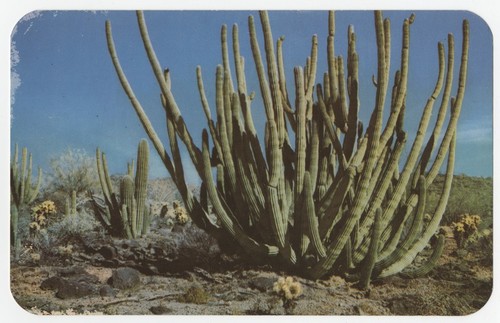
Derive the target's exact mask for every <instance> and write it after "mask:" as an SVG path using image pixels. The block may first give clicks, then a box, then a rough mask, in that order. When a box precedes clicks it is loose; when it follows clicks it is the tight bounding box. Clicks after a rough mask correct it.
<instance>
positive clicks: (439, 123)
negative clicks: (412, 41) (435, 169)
mask: <svg viewBox="0 0 500 323" xmlns="http://www.w3.org/2000/svg"><path fill="white" fill-rule="evenodd" d="M439 48H440V50H442V51H444V48H443V45H442V43H440V44H439ZM454 62H455V40H454V37H453V35H452V34H448V62H447V65H446V66H447V70H446V81H445V85H444V90H443V96H442V97H441V105H440V107H439V112H438V115H437V118H436V123H435V125H434V130H433V131H432V135H431V136H430V137H429V140H428V141H427V144H426V146H425V149H424V153H423V154H422V157H421V159H420V162H419V165H418V167H419V171H417V172H415V175H416V176H417V174H419V175H422V174H424V172H425V169H426V167H427V164H428V162H429V160H430V157H431V154H432V152H433V150H434V146H435V144H436V142H437V140H438V138H439V135H440V134H441V129H442V127H443V124H444V121H445V117H446V112H447V110H448V109H447V108H448V104H449V102H450V97H451V89H452V85H453V71H454Z"/></svg>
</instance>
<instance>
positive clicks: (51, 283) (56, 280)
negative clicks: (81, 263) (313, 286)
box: [40, 276, 65, 290]
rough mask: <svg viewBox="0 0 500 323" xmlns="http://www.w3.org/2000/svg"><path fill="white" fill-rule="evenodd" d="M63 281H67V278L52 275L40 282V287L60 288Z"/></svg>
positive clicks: (46, 288)
mask: <svg viewBox="0 0 500 323" xmlns="http://www.w3.org/2000/svg"><path fill="white" fill-rule="evenodd" d="M63 281H65V279H63V278H61V277H57V276H52V277H50V278H47V279H45V280H44V281H43V282H42V283H41V284H40V288H41V289H43V290H58V289H59V287H60V286H61V285H62V284H63Z"/></svg>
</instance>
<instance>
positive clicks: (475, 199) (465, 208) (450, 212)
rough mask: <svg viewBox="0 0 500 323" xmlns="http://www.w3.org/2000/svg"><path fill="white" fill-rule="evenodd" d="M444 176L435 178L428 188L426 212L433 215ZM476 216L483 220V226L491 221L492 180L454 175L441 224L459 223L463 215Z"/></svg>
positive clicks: (489, 178)
mask: <svg viewBox="0 0 500 323" xmlns="http://www.w3.org/2000/svg"><path fill="white" fill-rule="evenodd" d="M443 182H444V176H442V175H440V176H438V177H436V180H435V181H434V183H433V184H432V185H431V186H430V187H429V190H428V197H427V204H426V212H427V213H433V211H434V209H435V208H436V205H437V202H438V200H439V195H440V192H441V189H442V186H443ZM466 213H469V214H478V215H479V216H481V218H482V219H483V223H484V225H488V223H489V222H490V221H491V219H492V215H493V179H492V178H491V177H488V178H483V177H471V176H465V175H455V176H454V177H453V185H452V188H451V192H450V198H449V200H448V205H447V207H446V211H445V213H444V215H443V220H442V224H444V225H450V224H452V223H453V222H457V221H460V217H461V216H462V215H463V214H466Z"/></svg>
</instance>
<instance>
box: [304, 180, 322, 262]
mask: <svg viewBox="0 0 500 323" xmlns="http://www.w3.org/2000/svg"><path fill="white" fill-rule="evenodd" d="M313 194H314V192H313V187H312V185H311V176H310V174H309V172H305V174H304V190H303V197H304V198H303V202H302V205H303V212H302V217H304V220H303V222H302V223H303V229H302V231H303V234H305V235H307V237H308V238H309V240H310V241H311V247H312V248H313V250H314V253H315V254H316V255H318V257H320V258H324V257H326V251H325V247H324V246H323V243H322V239H321V236H320V232H319V225H318V217H317V216H316V212H315V206H314V199H313Z"/></svg>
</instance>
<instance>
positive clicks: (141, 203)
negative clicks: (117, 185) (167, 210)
mask: <svg viewBox="0 0 500 323" xmlns="http://www.w3.org/2000/svg"><path fill="white" fill-rule="evenodd" d="M148 171H149V146H148V143H147V141H146V140H145V139H142V140H141V141H140V143H139V147H138V148H137V170H136V172H135V193H134V196H135V200H136V202H137V232H138V233H139V234H140V233H141V232H142V228H143V226H144V210H146V197H147V185H148Z"/></svg>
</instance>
